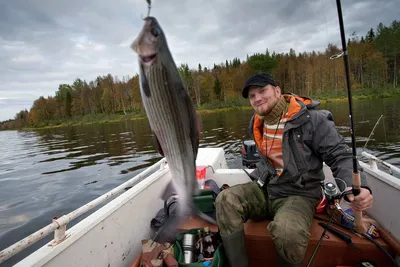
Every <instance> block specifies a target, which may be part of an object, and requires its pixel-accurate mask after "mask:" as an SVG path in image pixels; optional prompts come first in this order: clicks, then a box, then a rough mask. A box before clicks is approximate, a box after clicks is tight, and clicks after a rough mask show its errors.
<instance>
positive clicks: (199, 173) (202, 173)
mask: <svg viewBox="0 0 400 267" xmlns="http://www.w3.org/2000/svg"><path fill="white" fill-rule="evenodd" d="M206 173H207V167H206V166H196V179H197V184H198V185H199V188H200V189H204V184H205V181H206Z"/></svg>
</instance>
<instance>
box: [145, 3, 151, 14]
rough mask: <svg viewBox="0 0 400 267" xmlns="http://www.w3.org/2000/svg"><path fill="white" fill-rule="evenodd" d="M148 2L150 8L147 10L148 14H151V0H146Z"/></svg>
mask: <svg viewBox="0 0 400 267" xmlns="http://www.w3.org/2000/svg"><path fill="white" fill-rule="evenodd" d="M146 2H147V4H148V8H149V10H148V11H147V16H150V9H151V0H146Z"/></svg>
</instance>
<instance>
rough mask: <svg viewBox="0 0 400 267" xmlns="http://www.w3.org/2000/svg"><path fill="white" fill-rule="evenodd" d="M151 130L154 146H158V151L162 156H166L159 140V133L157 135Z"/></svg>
mask: <svg viewBox="0 0 400 267" xmlns="http://www.w3.org/2000/svg"><path fill="white" fill-rule="evenodd" d="M151 132H152V133H153V141H154V146H155V147H156V149H157V151H158V153H160V155H161V156H163V157H165V155H164V151H163V150H162V147H161V145H160V141H158V138H157V135H155V133H154V132H153V131H151Z"/></svg>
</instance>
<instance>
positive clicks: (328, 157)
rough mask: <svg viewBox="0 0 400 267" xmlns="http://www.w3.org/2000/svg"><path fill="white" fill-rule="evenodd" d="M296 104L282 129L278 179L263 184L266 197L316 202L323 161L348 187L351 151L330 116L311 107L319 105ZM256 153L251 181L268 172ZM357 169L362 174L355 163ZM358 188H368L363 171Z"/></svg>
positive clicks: (263, 157) (349, 182)
mask: <svg viewBox="0 0 400 267" xmlns="http://www.w3.org/2000/svg"><path fill="white" fill-rule="evenodd" d="M302 98H305V99H309V98H306V97H302ZM309 100H311V99H309ZM296 101H297V103H299V104H300V106H301V109H300V111H299V112H298V113H297V114H296V115H295V116H293V117H292V118H291V119H290V120H288V121H287V122H286V124H285V126H284V132H283V139H282V153H283V171H282V173H281V175H280V176H279V177H278V176H276V175H273V176H272V177H270V178H269V181H267V182H268V184H267V187H266V189H267V194H268V197H269V198H270V199H274V198H279V197H287V196H292V195H300V196H305V197H310V198H316V199H320V198H321V196H322V186H323V184H324V179H325V176H324V173H323V162H325V163H326V164H327V165H328V166H329V167H330V168H331V170H332V173H333V176H334V177H335V178H341V179H343V180H344V181H345V182H346V184H347V186H352V172H353V162H352V152H351V148H350V147H349V146H348V145H347V144H346V143H345V142H344V138H343V137H342V136H341V135H340V134H339V133H338V132H337V130H336V129H335V124H334V120H333V116H332V114H331V113H330V112H329V111H327V110H316V109H315V108H316V107H317V106H319V105H320V103H319V102H317V101H313V100H311V101H312V102H311V103H310V104H305V103H304V102H302V101H301V100H299V99H297V100H296ZM254 116H255V115H253V117H252V118H251V121H250V125H249V133H250V136H251V137H252V138H253V139H254V134H253V123H254ZM260 130H261V131H262V129H260ZM259 150H260V149H259ZM259 154H260V157H261V160H260V162H259V163H257V167H256V169H255V170H254V172H253V173H252V176H253V177H254V178H259V177H260V176H261V175H268V170H271V165H270V164H269V163H268V160H267V159H266V157H265V156H263V155H262V154H261V153H259ZM358 169H359V171H362V169H361V167H360V165H359V164H358ZM361 185H362V187H365V188H368V189H369V187H368V185H367V180H366V178H365V174H364V173H363V172H361ZM369 190H370V189H369Z"/></svg>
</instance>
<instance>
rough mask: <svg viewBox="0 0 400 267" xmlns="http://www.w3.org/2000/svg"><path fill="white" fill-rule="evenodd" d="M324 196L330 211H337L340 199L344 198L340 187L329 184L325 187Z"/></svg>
mask: <svg viewBox="0 0 400 267" xmlns="http://www.w3.org/2000/svg"><path fill="white" fill-rule="evenodd" d="M324 194H325V198H326V201H327V203H328V205H329V206H328V207H329V208H330V209H335V207H336V204H339V203H340V199H341V198H342V194H341V192H340V191H339V189H338V187H337V186H336V185H335V184H334V183H331V182H328V183H326V184H325V185H324Z"/></svg>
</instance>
